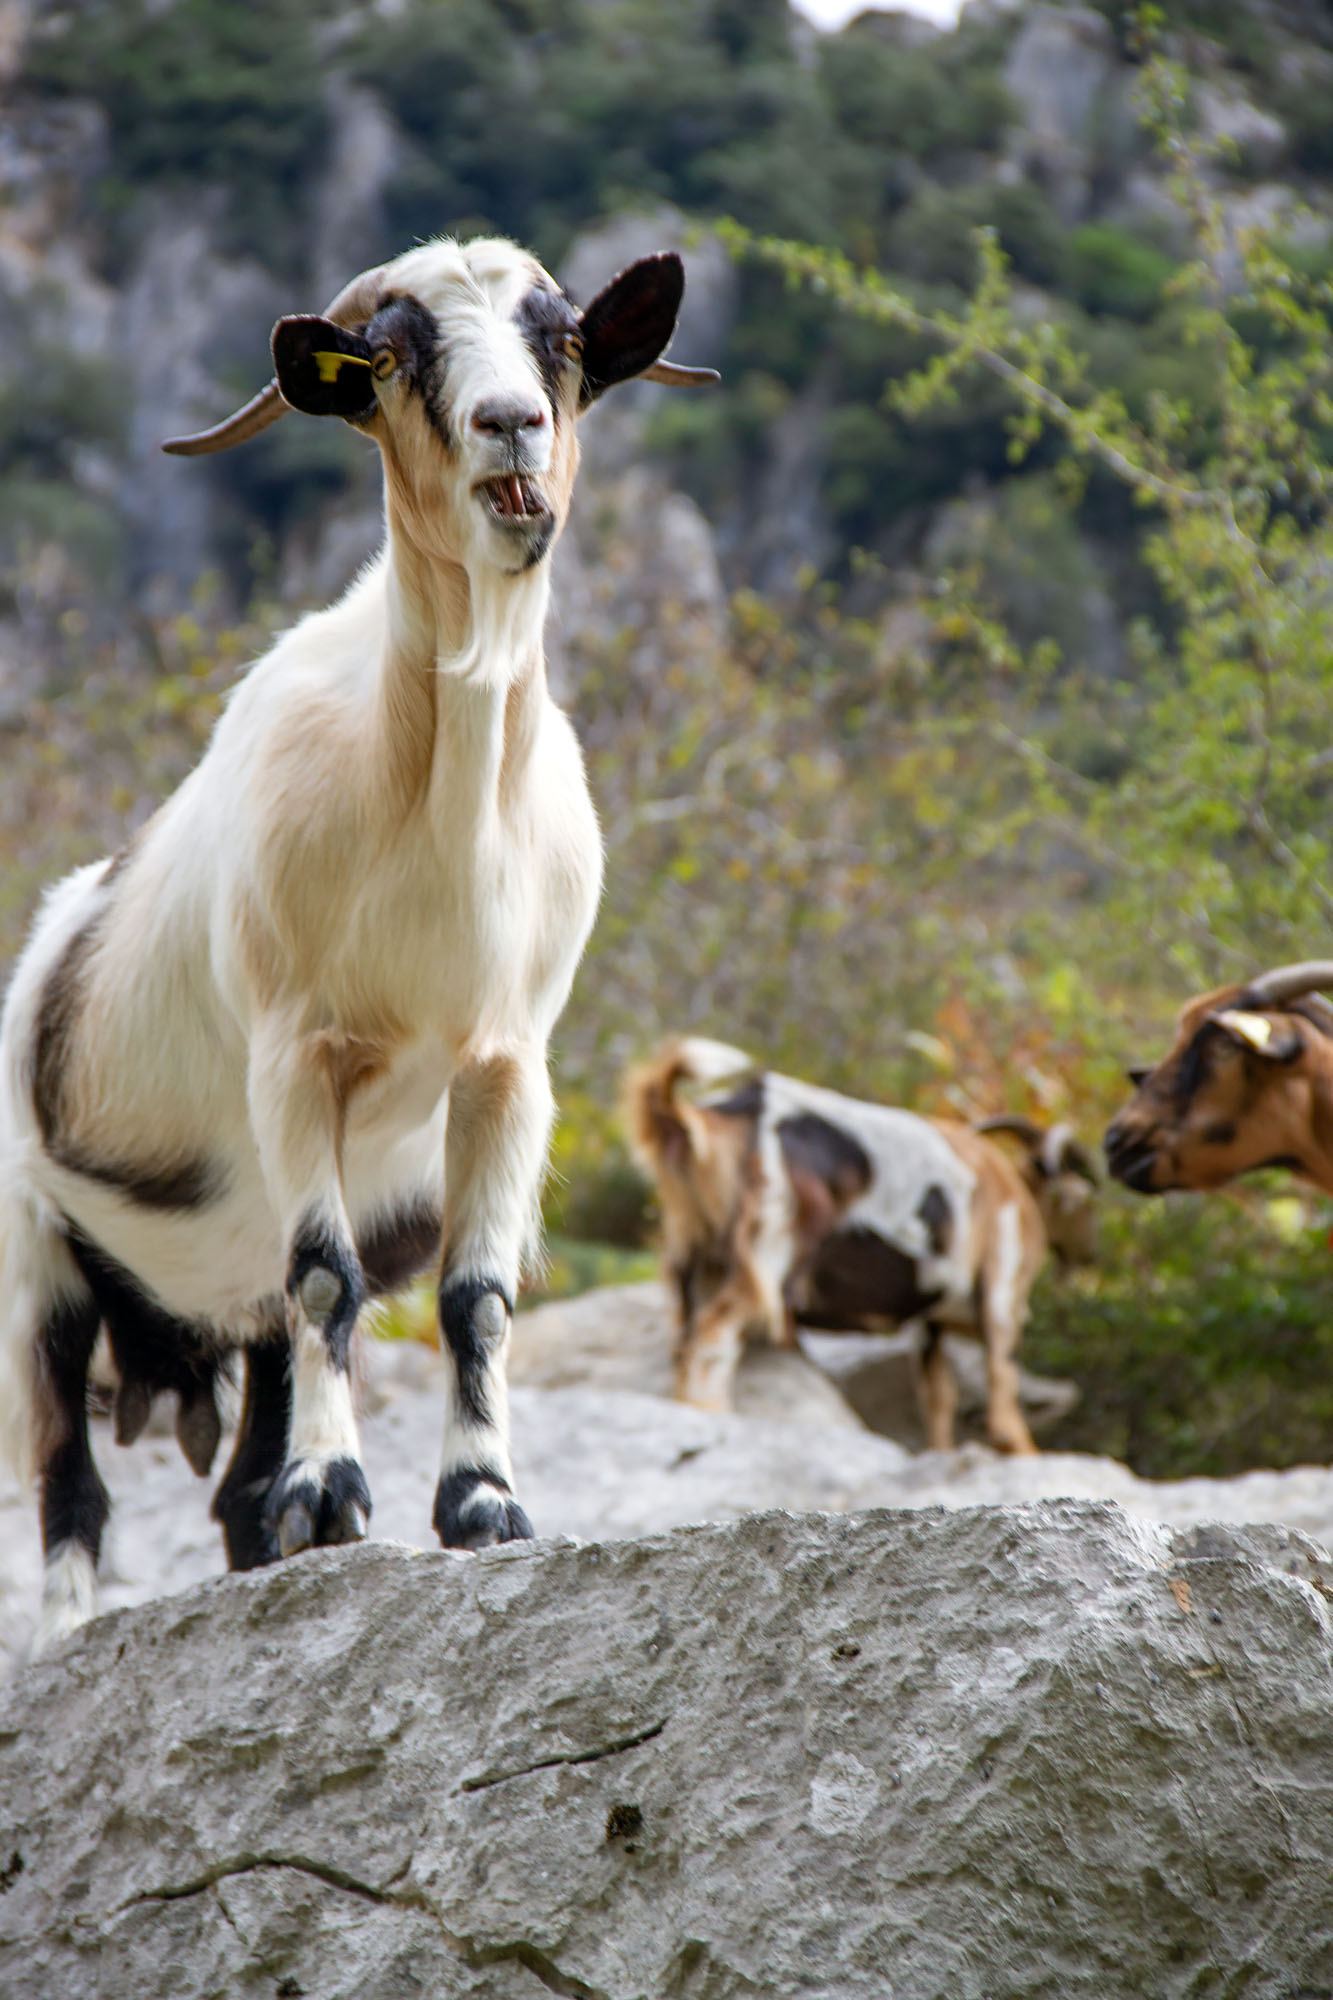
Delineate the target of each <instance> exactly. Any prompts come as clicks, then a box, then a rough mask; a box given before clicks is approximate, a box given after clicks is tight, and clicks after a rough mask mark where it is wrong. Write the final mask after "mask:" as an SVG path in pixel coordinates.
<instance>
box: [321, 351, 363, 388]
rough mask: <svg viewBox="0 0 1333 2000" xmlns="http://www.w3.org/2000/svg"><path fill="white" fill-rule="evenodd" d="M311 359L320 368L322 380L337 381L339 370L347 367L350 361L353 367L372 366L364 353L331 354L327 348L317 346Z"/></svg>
mask: <svg viewBox="0 0 1333 2000" xmlns="http://www.w3.org/2000/svg"><path fill="white" fill-rule="evenodd" d="M311 359H312V360H313V362H314V364H315V366H316V368H318V370H319V379H320V381H321V382H336V381H337V379H338V370H339V369H340V368H345V367H346V366H347V364H348V363H349V362H350V363H351V365H352V366H353V368H369V366H370V363H369V361H367V359H366V357H365V355H364V354H331V353H330V352H329V351H328V349H327V348H316V349H315V351H314V353H313V354H312V356H311Z"/></svg>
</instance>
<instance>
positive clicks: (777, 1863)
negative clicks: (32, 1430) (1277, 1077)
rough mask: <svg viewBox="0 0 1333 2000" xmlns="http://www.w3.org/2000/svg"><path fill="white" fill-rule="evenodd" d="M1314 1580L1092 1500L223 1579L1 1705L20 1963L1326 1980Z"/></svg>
mask: <svg viewBox="0 0 1333 2000" xmlns="http://www.w3.org/2000/svg"><path fill="white" fill-rule="evenodd" d="M1330 1597H1333V1571H1331V1570H1330V1568H1329V1566H1328V1564H1327V1563H1326V1562H1325V1561H1324V1560H1323V1559H1322V1558H1321V1556H1320V1554H1319V1552H1318V1551H1317V1550H1315V1549H1314V1548H1313V1547H1311V1546H1310V1545H1308V1544H1306V1543H1305V1542H1304V1541H1302V1540H1301V1539H1300V1538H1299V1537H1293V1536H1291V1535H1288V1534H1286V1533H1283V1532H1279V1531H1273V1530H1261V1529H1250V1530H1246V1531H1243V1532H1228V1531H1225V1530H1221V1529H1211V1530H1205V1531H1202V1532H1196V1533H1191V1534H1177V1533H1172V1532H1170V1531H1168V1530H1166V1529H1147V1528H1144V1527H1143V1526H1141V1525H1139V1524H1135V1523H1131V1522H1129V1521H1127V1520H1126V1519H1125V1518H1124V1516H1122V1515H1121V1514H1120V1513H1119V1511H1118V1510H1117V1509H1115V1508H1113V1507H1107V1506H1074V1505H1056V1506H1050V1505H1047V1506H1041V1507H1035V1508H1031V1509H1026V1510H1019V1509H983V1510H978V1511H976V1512H973V1513H968V1514H953V1515H947V1514H939V1513H928V1514H918V1515H914V1516H905V1515H901V1514H899V1515H894V1514H871V1515H868V1516H864V1517H862V1518H860V1519H853V1520H831V1519H828V1518H820V1517H809V1518H805V1519H799V1520H798V1519H793V1518H792V1517H790V1516H788V1515H767V1516H762V1517H755V1518H752V1519H750V1520H748V1521H746V1522H744V1523H742V1524H740V1525H738V1526H733V1527H726V1528H706V1529H694V1530H686V1531H683V1532H677V1533H674V1534H671V1535H665V1536H659V1537H655V1538H653V1539H652V1540H649V1541H646V1542H638V1543H621V1544H611V1545H606V1546H601V1547H595V1546H594V1547H585V1548H572V1547H567V1546H566V1547H561V1546H553V1545H545V1546H542V1545H536V1546H533V1545H528V1546H518V1547H513V1548H510V1549H506V1550H497V1551H493V1552H490V1553H488V1554H486V1555H483V1556H480V1557H449V1556H443V1555H425V1556H423V1555H417V1554H413V1553H412V1552H410V1551H407V1550H404V1549H398V1548H390V1547H384V1546H378V1547H377V1546H372V1547H369V1548H362V1549H350V1550H331V1551H324V1552H318V1553H315V1554H312V1555H307V1556H303V1557H299V1558H297V1559H296V1560H295V1561H294V1562H292V1563H290V1564H288V1565H286V1566H284V1567H281V1568H279V1569H277V1570H275V1571H270V1572H267V1573H261V1574H257V1575H254V1576H251V1577H242V1578H231V1579H226V1580H224V1581H221V1582H217V1583H213V1584H208V1585H204V1586H203V1587H201V1588H198V1589H196V1590H193V1591H191V1592H190V1593H189V1594H188V1595H187V1596H185V1597H181V1598H177V1599H174V1600H171V1601H170V1602H168V1603H166V1604H162V1605H158V1606H156V1607H154V1608H153V1609H152V1610H142V1611H133V1612H125V1613H121V1614H120V1615H118V1616H116V1617H114V1618H111V1619H107V1620H105V1621H104V1622H103V1623H102V1624H100V1625H99V1626H96V1627H94V1628H93V1629H92V1630H91V1631H90V1632H89V1633H88V1634H87V1635H86V1636H83V1637H81V1638H79V1639H76V1640H75V1641H73V1642H72V1643H71V1644H70V1645H69V1646H68V1647H67V1648H66V1649H65V1651H64V1653H63V1654H62V1655H61V1656H59V1657H57V1658H54V1659H51V1660H49V1661H47V1662H44V1663H43V1664H42V1665H41V1666H39V1667H36V1668H34V1669H31V1670H30V1671H29V1672H28V1673H26V1674H25V1675H24V1676H22V1677H21V1679H20V1680H19V1681H18V1683H17V1684H16V1685H15V1687H14V1688H13V1690H12V1691H11V1693H10V1695H9V1697H8V1700H7V1702H6V1703H5V1706H4V1708H3V1710H2V1711H0V1771H2V1772H3V1777H2V1778H0V1784H2V1785H3V1796H4V1799H5V1801H6V1814H5V1836H4V1840H3V1843H0V1845H3V1847H4V1850H5V1851H4V1854H3V1856H0V1890H3V1894H0V1991H2V1992H4V1993H5V1994H12V1995H15V1996H17V1995H20V1994H22V1995H33V1996H47V1995H49V1996H56V1995H58V1996H60V2000H85V1996H86V2000H93V1996H96V2000H121V1996H124V2000H130V1996H133V2000H193V1996H200V2000H202V1996H204V1995H208V1996H213V1995H222V1994H226V1995H227V1996H228V2000H249V1996H254V2000H261V1996H262V2000H274V1996H284V2000H287V1997H288V1996H292V1997H293V2000H294V1996H297V1995H311V1996H313V1995H318V1996H320V2000H342V1996H348V2000H351V1996H353V1995H355V1996H356V2000H399V1996H403V2000H406V1996H408V1995H420V1994H430V1995H437V1994H438V1995H444V1994H449V1995H467V1996H477V2000H483V1996H484V2000H523V1997H524V1996H528V2000H535V1996H537V1995H539V1994H540V1993H541V1992H542V1991H546V1992H548V1993H559V1994H565V1995H580V1996H583V2000H676V1996H681V2000H687V1996H688V2000H705V1996H706V2000H731V1996H737V2000H740V1996H747V2000H748V1996H758V1995H763V1996H765V2000H780V1996H786V1995H793V1996H795V1995H807V1996H818V2000H887V1996H890V1995H892V1996H893V2000H983V1996H984V2000H1004V1997H1005V1996H1020V1995H1021V1996H1025V2000H1027V1996H1032V1997H1033V2000H1035V1996H1038V1995H1042V1996H1046V1995H1050V1996H1056V1995H1059V1996H1060V2000H1071V1996H1087V2000H1121V1996H1123V2000H1131V1996H1132V2000H1143V1997H1144V1996H1146V1995H1151V1996H1153V2000H1174V1996H1180V2000H1184V1996H1186V1995H1190V1996H1193V1995H1198V1994H1202V1993H1216V1994H1218V1995H1221V1994H1236V1995H1238V1994H1240V1993H1242V1992H1244V1993H1246V1994H1247V1995H1255V1996H1273V2000H1277V1996H1279V1995H1282V1996H1289V1995H1295V1994H1302V1995H1311V1996H1313V1995H1315V1994H1323V1993H1326V1992H1327V1991H1328V1990H1329V1989H1330V1987H1331V1986H1333V1874H1331V1872H1330V1866H1329V1864H1330V1859H1331V1858H1333V1833H1330V1827H1331V1826H1333V1673H1331V1672H1330V1645H1331V1642H1333V1619H1331V1617H1330V1609H1329V1602H1328V1600H1329V1598H1330Z"/></svg>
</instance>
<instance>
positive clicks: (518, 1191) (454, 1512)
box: [432, 1048, 552, 1549]
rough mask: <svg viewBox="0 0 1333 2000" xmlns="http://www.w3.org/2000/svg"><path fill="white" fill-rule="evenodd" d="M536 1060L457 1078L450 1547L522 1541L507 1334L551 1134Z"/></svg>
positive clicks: (443, 1485) (445, 1484)
mask: <svg viewBox="0 0 1333 2000" xmlns="http://www.w3.org/2000/svg"><path fill="white" fill-rule="evenodd" d="M551 1113H552V1103H551V1089H550V1084H549V1083H548V1081H547V1077H546V1061H545V1055H544V1052H542V1051H540V1050H533V1049H526V1048H525V1049H519V1050H509V1051H505V1052H503V1053H497V1054H495V1055H493V1056H491V1057H489V1058H488V1059H486V1060H484V1061H482V1062H479V1063H477V1064H476V1065H474V1066H473V1067H472V1068H471V1069H470V1070H468V1071H465V1072H464V1074H463V1075H462V1076H461V1077H459V1078H458V1079H456V1080H455V1083H454V1086H453V1091H452V1093H451V1098H450V1106H449V1125H448V1136H447V1140H446V1157H445V1229H444V1240H445V1253H444V1273H443V1276H442V1277H441V1279H440V1300H439V1306H440V1334H441V1342H440V1344H441V1347H442V1348H443V1350H444V1353H445V1356H446V1358H447V1359H448V1360H449V1361H450V1362H451V1363H452V1377H451V1380H450V1383H449V1387H448V1390H447V1402H446V1407H445V1421H444V1453H443V1458H442V1460H441V1466H440V1478H439V1484H438V1485H437V1486H436V1489H435V1507H434V1513H433V1517H432V1518H433V1520H434V1524H435V1532H436V1534H437V1535H438V1536H439V1538H440V1540H441V1542H442V1543H443V1544H444V1546H445V1548H447V1549H479V1548H486V1547H488V1546H489V1545H490V1544H492V1543H495V1542H514V1541H523V1540H526V1539H527V1538H528V1537H529V1536H531V1534H532V1523H531V1522H530V1521H529V1519H528V1517H527V1515H526V1514H525V1513H524V1511H523V1509H522V1507H520V1506H519V1504H518V1501H517V1500H516V1499H515V1498H514V1471H513V1466H512V1464H511V1462H510V1457H509V1389H508V1382H507V1362H508V1354H509V1328H510V1320H511V1318H512V1315H513V1310H514V1296H515V1293H516V1292H517V1289H518V1279H519V1268H520V1265H521V1263H522V1259H523V1256H524V1253H525V1252H526V1251H527V1250H528V1249H529V1248H530V1247H531V1245H532V1244H533V1242H534V1240H535V1238H536V1236H537V1233H538V1227H539V1216H538V1197H539V1194H540V1190H541V1179H542V1173H543V1170H544V1168H545V1164H546V1141H547V1135H548V1133H549V1131H550V1125H551Z"/></svg>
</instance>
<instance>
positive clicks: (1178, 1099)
mask: <svg viewBox="0 0 1333 2000" xmlns="http://www.w3.org/2000/svg"><path fill="white" fill-rule="evenodd" d="M1245 997H1246V995H1245V989H1244V988H1243V987H1239V986H1227V987H1222V988H1220V989H1219V990H1218V991H1217V992H1216V993H1206V994H1204V995H1203V996H1202V997H1201V998H1200V999H1197V1000H1192V1001H1191V1002H1190V1003H1189V1005H1188V1006H1187V1007H1186V1008H1184V1010H1183V1011H1182V1013H1181V1015H1180V1019H1179V1022H1178V1024H1177V1031H1176V1039H1175V1041H1174V1043H1173V1044H1172V1046H1171V1048H1170V1049H1169V1050H1168V1052H1167V1054H1166V1055H1165V1056H1163V1058H1162V1060H1161V1061H1160V1062H1159V1063H1158V1064H1156V1066H1155V1067H1154V1068H1152V1069H1148V1070H1131V1071H1130V1078H1131V1080H1132V1081H1133V1082H1134V1084H1135V1085H1136V1086H1137V1088H1136V1090H1135V1094H1134V1097H1133V1098H1132V1099H1131V1101H1130V1103H1129V1104H1127V1105H1126V1107H1125V1109H1124V1110H1123V1111H1122V1112H1120V1114H1119V1115H1118V1116H1117V1117H1116V1118H1115V1119H1114V1120H1113V1121H1112V1123H1111V1124H1110V1125H1109V1126H1108V1127H1107V1132H1106V1138H1105V1141H1104V1144H1105V1149H1106V1159H1107V1164H1108V1166H1109V1167H1110V1170H1111V1172H1112V1173H1113V1174H1114V1175H1115V1177H1116V1179H1117V1180H1119V1181H1123V1182H1124V1184H1125V1186H1126V1187H1129V1188H1133V1189H1134V1190H1135V1192H1136V1193H1138V1194H1164V1193H1166V1192H1167V1191H1168V1190H1169V1189H1172V1188H1200V1189H1203V1188H1215V1187H1221V1186H1222V1184H1223V1183H1224V1182H1225V1181H1229V1180H1231V1179H1232V1178H1233V1176H1235V1175H1236V1174H1242V1173H1244V1172H1246V1171H1247V1169H1249V1168H1251V1167H1264V1166H1286V1167H1295V1168H1298V1169H1299V1168H1300V1167H1301V1165H1302V1160H1303V1155H1304V1154H1305V1152H1306V1151H1307V1150H1308V1144H1309V1139H1310V1111H1311V1091H1310V1077H1309V1074H1308V1069H1309V1063H1308V1057H1309V1050H1310V1043H1311V1040H1312V1039H1314V1040H1317V1039H1318V1038H1319V1032H1320V1031H1319V1029H1318V1028H1317V1027H1316V1026H1315V1025H1314V1023H1313V1022H1312V1021H1311V1020H1310V1019H1308V1018H1306V1017H1304V1016H1303V1015H1298V1014H1296V1013H1293V1012H1291V1011H1289V1010H1287V1009H1277V1008H1273V1007H1265V1008H1263V1009H1262V1010H1256V1009H1253V1008H1247V1007H1245V1005H1244V1001H1245Z"/></svg>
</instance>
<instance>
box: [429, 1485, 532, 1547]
mask: <svg viewBox="0 0 1333 2000" xmlns="http://www.w3.org/2000/svg"><path fill="white" fill-rule="evenodd" d="M431 1518H432V1520H433V1521H434V1523H435V1532H436V1534H437V1535H438V1536H439V1538H440V1541H441V1542H442V1543H443V1545H444V1547H445V1548H446V1549H489V1548H494V1546H495V1544H496V1543H497V1542H530V1541H531V1540H532V1523H531V1521H530V1520H529V1519H528V1517H527V1515H526V1514H525V1513H524V1512H523V1509H522V1508H521V1507H520V1506H519V1504H518V1502H517V1500H515V1498H514V1496H513V1494H512V1493H511V1492H510V1491H509V1482H508V1481H507V1480H505V1479H502V1478H501V1477H500V1475H499V1473H498V1472H488V1471H486V1470H484V1469H483V1470H481V1471H478V1470H477V1469H476V1468H475V1467H472V1466H461V1467H460V1468H459V1469H458V1471H456V1472H450V1473H448V1474H447V1475H446V1476H445V1477H444V1478H443V1479H442V1480H441V1481H440V1483H439V1485H438V1486H437V1487H436V1489H435V1511H434V1514H433V1515H432V1517H431Z"/></svg>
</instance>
